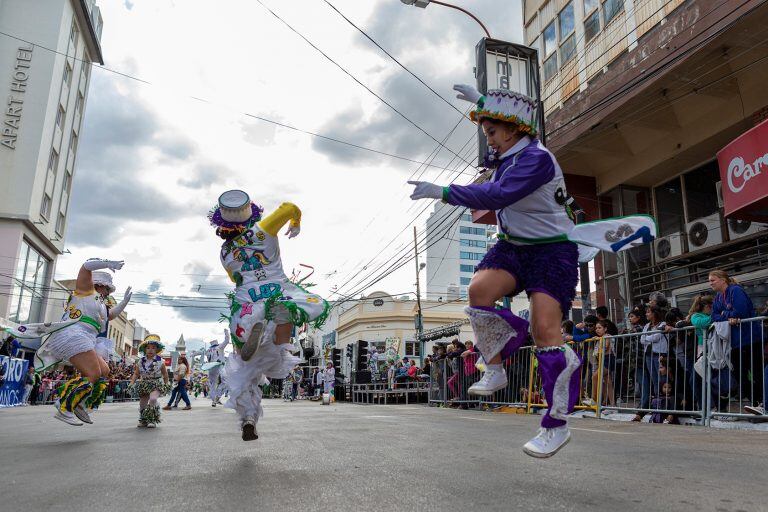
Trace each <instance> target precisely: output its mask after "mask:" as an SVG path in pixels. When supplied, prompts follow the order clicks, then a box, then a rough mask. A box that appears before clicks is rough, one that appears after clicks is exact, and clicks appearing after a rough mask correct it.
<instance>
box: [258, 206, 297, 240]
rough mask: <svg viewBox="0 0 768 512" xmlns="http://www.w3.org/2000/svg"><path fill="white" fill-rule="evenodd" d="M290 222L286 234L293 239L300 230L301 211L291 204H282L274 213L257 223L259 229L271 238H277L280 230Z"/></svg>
mask: <svg viewBox="0 0 768 512" xmlns="http://www.w3.org/2000/svg"><path fill="white" fill-rule="evenodd" d="M288 221H290V225H289V227H288V231H287V232H286V234H287V235H288V238H293V237H295V236H296V235H298V234H299V231H300V230H301V210H299V207H298V206H296V205H295V204H293V203H283V204H281V205H280V206H279V207H278V208H277V209H276V210H275V211H273V212H272V213H270V214H269V215H267V217H266V218H264V219H262V220H261V221H260V222H259V227H260V228H261V229H263V230H264V231H266V232H267V233H269V234H270V235H272V236H277V233H278V231H280V228H282V227H283V226H285V223H286V222H288Z"/></svg>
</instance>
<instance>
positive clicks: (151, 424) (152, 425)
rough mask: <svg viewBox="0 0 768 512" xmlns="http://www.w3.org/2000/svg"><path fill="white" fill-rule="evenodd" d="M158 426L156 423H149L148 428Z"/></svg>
mask: <svg viewBox="0 0 768 512" xmlns="http://www.w3.org/2000/svg"><path fill="white" fill-rule="evenodd" d="M156 426H157V425H156V424H154V423H147V428H155V427H156Z"/></svg>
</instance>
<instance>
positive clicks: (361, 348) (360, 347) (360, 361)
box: [355, 340, 368, 372]
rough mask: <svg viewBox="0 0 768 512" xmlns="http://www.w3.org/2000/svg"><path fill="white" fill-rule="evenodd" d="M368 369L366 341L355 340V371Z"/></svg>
mask: <svg viewBox="0 0 768 512" xmlns="http://www.w3.org/2000/svg"><path fill="white" fill-rule="evenodd" d="M367 369H368V342H367V341H363V340H359V341H358V342H357V361H356V362H355V371H358V372H364V371H366V370H367Z"/></svg>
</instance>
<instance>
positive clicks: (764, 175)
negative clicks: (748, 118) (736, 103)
mask: <svg viewBox="0 0 768 512" xmlns="http://www.w3.org/2000/svg"><path fill="white" fill-rule="evenodd" d="M717 162H718V164H719V166H720V179H721V180H722V192H723V203H724V207H725V216H726V217H732V218H735V219H740V220H750V221H758V222H760V221H762V222H768V120H765V121H763V122H762V123H760V124H758V125H757V126H755V127H754V128H752V129H751V130H749V131H748V132H746V133H744V134H743V135H741V136H740V137H739V138H737V139H736V140H734V141H733V142H731V143H730V144H728V145H727V146H725V147H724V148H723V149H722V150H720V151H719V152H718V153H717Z"/></svg>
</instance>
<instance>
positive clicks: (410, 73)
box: [323, 0, 471, 122]
mask: <svg viewBox="0 0 768 512" xmlns="http://www.w3.org/2000/svg"><path fill="white" fill-rule="evenodd" d="M323 1H324V2H325V3H326V5H328V7H330V8H331V9H333V10H334V11H336V13H337V14H338V15H339V16H341V17H342V18H344V21H346V22H347V23H349V24H350V25H352V26H353V27H354V28H355V29H357V31H358V32H360V33H361V34H363V36H365V38H366V39H368V40H369V41H370V42H372V43H373V44H374V45H376V47H377V48H378V49H379V50H381V51H382V52H384V53H385V54H386V55H387V57H389V58H390V59H392V60H393V61H394V62H395V63H396V64H397V65H398V66H400V67H401V68H403V69H404V70H405V71H406V72H407V73H408V74H409V75H411V76H412V77H413V78H415V79H416V80H418V81H419V83H421V85H423V86H424V87H426V88H427V89H429V90H430V91H431V92H432V94H434V95H435V96H437V97H438V98H440V99H441V100H443V101H444V102H445V103H446V104H447V105H448V106H449V107H451V108H452V109H453V110H455V111H456V112H458V113H460V114H461V116H462V118H463V119H467V120H469V118H468V117H467V115H466V113H463V112H462V111H461V110H459V109H458V108H456V106H455V105H454V104H453V103H451V102H450V101H448V100H447V99H445V97H443V96H442V95H441V94H440V93H439V92H437V91H436V90H434V89H433V88H432V87H430V86H429V84H427V83H426V82H425V81H424V80H422V79H421V78H420V77H419V76H417V75H416V74H415V73H414V72H413V71H411V70H410V69H408V68H407V67H406V66H405V64H403V63H402V62H400V61H399V60H397V58H396V57H395V56H394V55H392V54H391V53H389V52H388V51H387V50H386V49H385V48H384V47H382V46H381V45H380V44H379V43H378V42H377V41H376V40H375V39H373V38H372V37H371V36H369V35H368V34H367V33H366V32H365V31H364V30H363V29H361V28H360V27H359V26H357V25H356V24H355V23H354V22H353V21H352V20H350V19H349V18H347V17H346V16H345V15H344V13H342V12H341V11H340V10H338V9H337V8H336V6H334V5H333V4H332V3H331V2H329V1H328V0H323ZM470 122H471V121H470Z"/></svg>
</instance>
